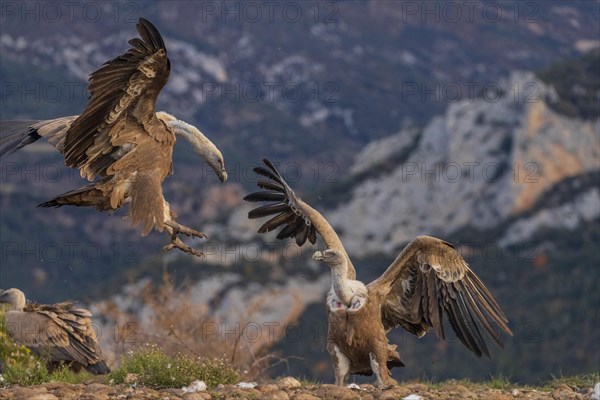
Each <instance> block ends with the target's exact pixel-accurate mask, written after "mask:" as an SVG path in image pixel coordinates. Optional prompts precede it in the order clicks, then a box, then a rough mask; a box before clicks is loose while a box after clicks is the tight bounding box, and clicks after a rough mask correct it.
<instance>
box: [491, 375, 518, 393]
mask: <svg viewBox="0 0 600 400" xmlns="http://www.w3.org/2000/svg"><path fill="white" fill-rule="evenodd" d="M487 386H488V387H490V388H492V389H501V390H508V389H510V388H512V387H514V386H515V384H514V383H513V382H511V381H510V378H509V377H508V376H506V375H504V374H498V375H492V376H491V377H490V381H489V383H488V384H487Z"/></svg>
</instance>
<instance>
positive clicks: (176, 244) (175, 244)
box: [163, 233, 204, 257]
mask: <svg viewBox="0 0 600 400" xmlns="http://www.w3.org/2000/svg"><path fill="white" fill-rule="evenodd" d="M173 249H179V250H181V251H183V252H184V253H188V254H191V255H193V256H196V257H204V253H203V252H201V251H200V250H196V249H194V248H192V247H190V246H188V245H187V244H185V243H183V242H182V241H181V239H179V238H178V237H177V234H176V233H174V234H172V235H171V243H169V244H168V245H166V246H165V247H163V251H170V250H173Z"/></svg>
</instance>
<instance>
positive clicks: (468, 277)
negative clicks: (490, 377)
mask: <svg viewBox="0 0 600 400" xmlns="http://www.w3.org/2000/svg"><path fill="white" fill-rule="evenodd" d="M368 287H369V290H374V291H379V292H380V293H382V294H383V296H384V298H385V301H384V303H383V305H382V322H383V325H384V327H385V328H386V329H393V328H396V327H397V326H402V327H404V328H405V329H407V330H408V331H409V332H412V333H414V334H415V335H417V336H419V337H420V336H422V335H424V334H425V333H426V332H427V330H428V329H429V328H430V327H432V328H433V329H434V330H435V331H436V333H437V335H438V337H439V338H440V339H444V338H445V333H444V327H443V316H444V314H446V316H447V318H448V320H449V322H450V326H451V327H452V329H453V330H454V331H455V332H456V335H457V336H458V338H459V339H460V341H461V342H462V343H463V344H464V345H465V346H466V347H467V348H469V350H471V351H472V352H473V353H474V354H476V355H477V356H478V357H480V356H482V355H485V356H486V357H488V358H489V356H490V353H489V350H488V347H487V344H486V342H485V340H484V334H486V333H487V334H488V335H489V336H490V337H491V338H492V340H493V341H494V342H495V343H496V344H497V345H499V346H501V347H502V341H501V340H500V337H499V335H498V333H497V332H496V329H495V327H494V325H496V326H498V327H500V328H501V329H502V330H503V331H504V332H506V333H507V334H509V335H512V332H511V331H510V329H509V328H508V325H507V322H508V320H507V319H506V316H505V315H504V312H503V311H502V309H501V308H500V306H499V305H498V302H497V301H496V300H495V299H494V296H492V294H491V293H490V292H489V290H488V289H487V288H486V287H485V285H484V284H483V283H482V282H481V280H480V279H479V278H478V277H477V275H475V273H474V272H473V271H472V270H471V269H470V268H469V266H468V265H467V263H466V262H465V260H464V259H463V258H462V257H461V256H460V254H458V252H457V251H456V250H455V249H454V247H453V246H452V245H450V244H449V243H447V242H444V241H442V240H440V239H437V238H433V237H428V236H419V237H418V238H416V239H415V240H413V241H412V242H410V243H409V244H408V245H407V246H406V247H405V248H404V250H402V252H401V253H400V255H399V256H398V257H397V258H396V260H395V261H394V262H393V263H392V265H391V266H390V267H389V268H388V269H387V271H386V272H385V273H384V274H383V275H382V276H381V277H380V278H379V279H377V280H375V281H373V282H372V283H371V284H369V286H368Z"/></svg>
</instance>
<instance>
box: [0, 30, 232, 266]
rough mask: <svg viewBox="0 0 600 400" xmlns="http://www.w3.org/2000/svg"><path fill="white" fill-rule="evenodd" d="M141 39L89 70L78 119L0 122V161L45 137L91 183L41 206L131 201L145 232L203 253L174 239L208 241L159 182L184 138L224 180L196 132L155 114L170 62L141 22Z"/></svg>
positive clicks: (216, 155)
mask: <svg viewBox="0 0 600 400" xmlns="http://www.w3.org/2000/svg"><path fill="white" fill-rule="evenodd" d="M137 30H138V32H139V34H140V36H141V39H139V38H134V39H131V40H130V41H129V44H130V45H131V46H132V48H130V49H129V50H127V51H126V52H125V53H123V54H121V55H120V56H118V57H116V58H114V59H112V60H110V61H108V62H106V63H105V64H104V65H103V66H101V67H100V68H99V69H98V70H96V71H94V72H92V74H91V75H90V79H89V87H88V90H89V93H90V97H89V102H88V105H87V107H86V108H85V110H84V111H83V113H82V114H81V115H75V116H70V117H63V118H57V119H53V120H47V121H2V122H1V125H0V132H2V134H1V139H0V156H2V155H7V154H11V153H12V152H14V151H16V150H18V149H20V148H22V147H24V146H27V145H28V144H30V143H33V142H35V141H36V140H38V139H40V138H42V137H43V138H46V139H47V140H48V141H49V142H50V143H51V144H52V145H54V146H55V147H56V148H57V149H58V150H59V151H60V152H61V153H62V154H63V156H64V158H65V163H66V165H67V166H69V167H73V168H78V169H79V171H80V174H81V177H82V178H85V179H87V180H88V181H90V182H91V183H90V184H89V185H87V186H84V187H81V188H78V189H74V190H71V191H69V192H66V193H63V194H61V195H60V196H58V197H56V198H55V199H53V200H50V201H48V202H45V203H43V204H40V205H39V206H41V207H60V206H63V205H75V206H91V207H96V209H98V210H100V211H110V210H116V209H118V208H119V207H121V206H122V205H123V204H125V203H130V206H129V216H130V217H131V220H132V223H133V225H137V224H139V223H141V224H142V226H143V228H142V235H143V236H145V235H147V234H148V233H149V232H150V231H151V230H152V229H156V230H158V231H160V232H162V231H163V229H166V230H167V232H168V233H169V235H170V237H171V243H170V244H169V245H167V246H165V248H164V250H171V249H173V248H178V249H180V250H182V251H184V252H187V253H190V254H194V255H197V256H201V255H202V253H201V252H200V251H198V250H195V249H193V248H191V247H189V246H187V245H186V244H184V243H183V242H182V241H181V240H180V239H179V237H178V234H184V235H187V236H196V237H206V236H205V235H204V234H203V233H202V232H198V231H196V230H193V229H191V228H188V227H186V226H183V225H180V224H178V223H177V222H176V221H175V216H176V215H175V213H174V212H173V211H171V209H170V207H169V203H168V202H167V201H166V200H165V198H164V196H163V191H162V182H163V181H164V179H165V178H166V177H167V175H169V174H171V173H172V171H173V147H174V146H175V136H176V135H180V136H183V137H184V138H186V139H187V140H188V141H189V142H190V144H191V146H192V148H193V149H194V150H195V151H196V152H197V153H198V154H199V155H200V156H201V157H202V158H203V159H204V160H205V161H206V162H207V163H208V165H209V166H210V167H211V168H212V169H213V170H214V171H215V173H216V174H217V176H218V177H219V179H220V180H221V182H224V181H225V180H226V179H227V172H226V170H225V165H224V162H223V156H222V154H221V152H220V151H219V149H217V147H216V146H215V145H214V144H213V143H212V142H211V141H210V140H209V139H208V138H207V137H206V136H204V134H202V132H200V131H199V130H198V129H197V128H196V127H194V126H192V125H189V124H187V123H185V122H183V121H180V120H178V119H176V118H175V117H173V116H172V115H169V114H167V113H166V112H156V98H157V96H158V94H159V93H160V91H161V89H162V88H163V86H165V84H166V83H167V80H168V79H169V71H170V62H169V59H168V58H167V49H166V48H165V43H164V42H163V39H162V37H161V35H160V33H159V32H158V30H157V29H156V28H155V27H154V25H152V24H151V23H150V22H149V21H147V20H145V19H143V18H140V20H139V23H138V24H137Z"/></svg>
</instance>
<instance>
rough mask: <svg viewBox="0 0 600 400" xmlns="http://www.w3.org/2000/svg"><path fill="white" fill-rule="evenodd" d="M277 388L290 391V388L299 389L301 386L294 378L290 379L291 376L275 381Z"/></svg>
mask: <svg viewBox="0 0 600 400" xmlns="http://www.w3.org/2000/svg"><path fill="white" fill-rule="evenodd" d="M277 386H279V387H280V388H282V389H291V388H299V387H300V386H302V384H301V383H300V381H298V379H296V378H292V377H291V376H286V377H285V378H281V379H280V380H278V381H277Z"/></svg>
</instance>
